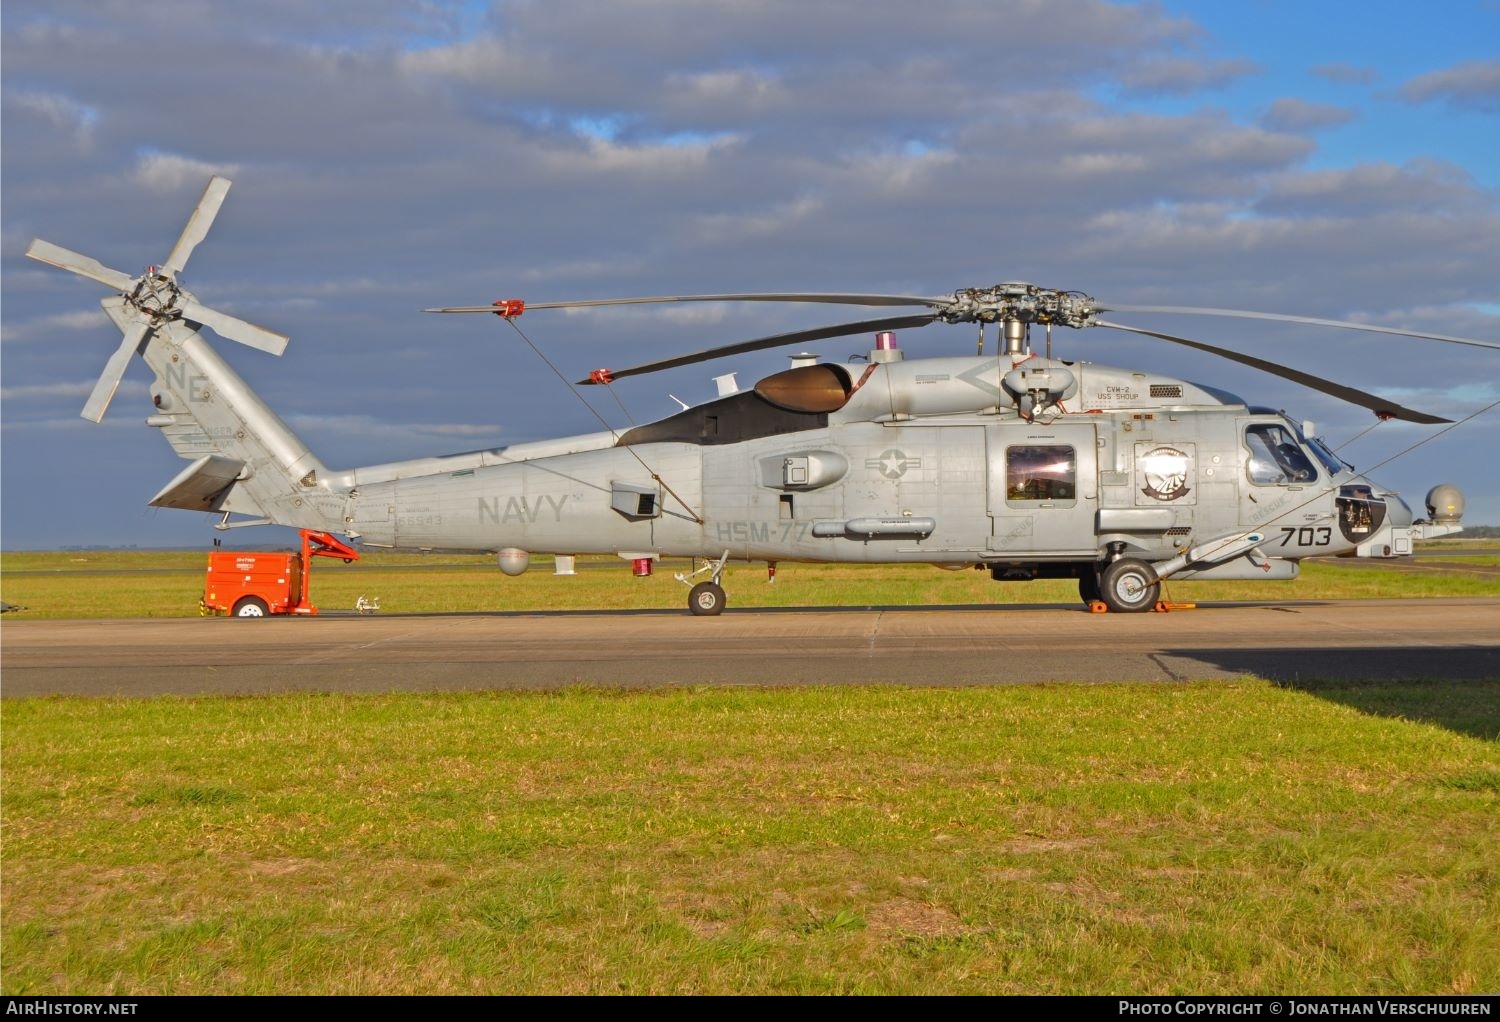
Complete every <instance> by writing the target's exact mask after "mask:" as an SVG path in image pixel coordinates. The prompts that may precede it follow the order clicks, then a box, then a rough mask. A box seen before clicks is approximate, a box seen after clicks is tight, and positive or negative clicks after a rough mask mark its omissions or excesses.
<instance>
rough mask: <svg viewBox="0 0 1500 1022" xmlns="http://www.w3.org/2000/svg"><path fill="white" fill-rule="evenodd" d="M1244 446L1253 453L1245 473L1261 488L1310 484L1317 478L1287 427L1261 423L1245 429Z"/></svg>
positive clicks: (1294, 436) (1315, 470)
mask: <svg viewBox="0 0 1500 1022" xmlns="http://www.w3.org/2000/svg"><path fill="white" fill-rule="evenodd" d="M1245 446H1246V447H1248V448H1249V449H1250V461H1249V462H1248V464H1247V465H1246V472H1247V473H1248V474H1249V476H1250V481H1251V482H1252V483H1256V484H1258V485H1261V486H1285V485H1286V484H1288V483H1305V482H1310V481H1311V480H1313V479H1316V478H1317V477H1318V472H1317V469H1315V468H1313V465H1312V462H1311V461H1309V460H1308V458H1307V455H1306V453H1304V452H1303V450H1302V446H1301V445H1300V444H1299V443H1297V437H1296V435H1295V434H1293V433H1292V432H1291V430H1289V429H1287V428H1286V427H1284V426H1278V425H1276V424H1274V423H1258V424H1256V425H1253V426H1247V427H1246V428H1245Z"/></svg>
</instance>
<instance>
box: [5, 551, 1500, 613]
mask: <svg viewBox="0 0 1500 1022" xmlns="http://www.w3.org/2000/svg"><path fill="white" fill-rule="evenodd" d="M1481 556H1482V555H1481ZM206 563H207V559H206V557H205V555H204V554H203V553H201V552H200V553H194V552H140V551H99V552H80V553H29V552H21V553H16V552H11V553H5V554H3V555H0V598H3V599H4V600H5V601H6V602H8V603H12V604H18V605H20V606H23V607H25V608H26V610H25V611H24V612H23V613H24V615H25V616H26V617H29V618H62V617H74V618H96V617H191V616H194V615H196V614H197V613H198V601H199V600H200V599H201V598H202V596H203V572H204V568H205V565H206ZM1419 563H1431V564H1432V565H1434V566H1435V567H1436V568H1438V569H1442V568H1444V567H1445V566H1447V567H1449V568H1453V567H1456V566H1457V565H1458V563H1459V562H1457V561H1454V559H1453V558H1442V559H1441V560H1439V559H1436V558H1435V559H1433V561H1431V562H1420V561H1419ZM1481 566H1483V565H1482V564H1481ZM691 567H692V566H691V565H690V564H689V562H687V561H685V560H680V561H667V562H664V563H663V564H661V565H659V566H658V568H657V570H656V573H655V574H654V575H653V576H652V577H650V578H639V579H638V578H633V577H632V576H631V575H630V570H629V564H628V563H627V562H625V561H622V560H620V559H619V558H598V559H580V560H579V571H578V574H576V575H574V576H571V577H560V576H557V575H554V574H552V570H551V562H550V559H546V558H537V559H536V560H535V562H534V566H533V569H532V570H531V571H528V572H527V573H526V574H524V575H521V576H519V577H517V578H510V577H507V576H506V575H504V574H502V573H501V572H500V570H499V568H498V567H496V565H495V562H494V559H493V558H491V557H488V556H485V555H480V554H455V555H442V554H393V553H372V554H369V555H367V556H366V557H365V558H364V559H362V560H360V561H358V562H356V563H354V564H344V563H342V562H341V561H339V560H336V559H332V558H317V559H315V561H314V566H313V573H312V599H313V603H314V604H315V605H316V606H318V607H319V608H321V609H324V610H342V611H348V610H352V609H353V607H354V603H355V600H356V599H358V598H359V597H360V596H362V595H364V596H369V597H375V596H378V597H380V600H381V609H382V611H384V612H387V613H392V612H394V613H457V612H463V611H493V610H574V609H589V608H598V609H653V608H670V609H677V608H681V607H684V606H686V599H687V589H686V588H685V587H684V586H682V585H681V584H680V583H678V582H677V581H676V580H675V579H673V578H672V574H673V573H674V572H680V571H686V570H691ZM725 588H726V589H727V590H728V592H729V606H730V608H731V609H732V608H734V607H798V606H807V607H819V606H870V605H877V606H913V605H916V606H924V605H925V606H939V605H950V606H951V605H971V604H1014V603H1036V604H1047V603H1070V604H1071V603H1077V601H1078V588H1077V583H1075V582H1072V581H1038V582H1004V583H997V582H994V581H993V580H991V579H990V577H989V574H988V573H987V572H980V571H970V570H964V571H943V570H940V569H938V568H934V567H931V566H930V565H910V566H899V565H875V566H870V565H849V564H845V565H837V564H827V565H808V564H783V565H782V566H781V567H780V569H779V570H778V573H777V580H776V583H775V584H774V585H768V584H767V582H766V572H765V569H764V568H763V567H759V566H750V565H743V564H741V565H731V566H730V568H729V570H728V572H727V574H726V582H725ZM1167 593H1168V594H1169V595H1170V598H1172V599H1174V600H1181V601H1189V602H1197V601H1205V602H1206V601H1214V600H1268V601H1275V600H1324V599H1359V598H1368V597H1387V598H1395V597H1420V596H1497V597H1500V575H1496V574H1493V573H1489V574H1485V573H1476V572H1468V573H1464V572H1460V571H1455V570H1434V571H1430V572H1426V571H1424V572H1399V571H1394V570H1391V571H1384V570H1379V569H1374V568H1371V567H1369V566H1368V565H1348V564H1343V563H1339V562H1334V561H1309V562H1305V563H1304V564H1303V572H1302V577H1301V578H1298V579H1296V580H1294V581H1291V582H1169V583H1168V585H1167Z"/></svg>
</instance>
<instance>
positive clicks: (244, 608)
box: [230, 596, 271, 617]
mask: <svg viewBox="0 0 1500 1022" xmlns="http://www.w3.org/2000/svg"><path fill="white" fill-rule="evenodd" d="M230 613H231V614H232V615H233V616H235V617H269V616H270V614H271V608H270V607H268V606H266V601H265V600H262V599H261V598H260V597H259V596H246V597H244V598H242V599H240V600H238V601H237V602H236V603H235V605H234V609H233V610H231V611H230Z"/></svg>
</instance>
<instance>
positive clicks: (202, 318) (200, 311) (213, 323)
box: [180, 301, 289, 355]
mask: <svg viewBox="0 0 1500 1022" xmlns="http://www.w3.org/2000/svg"><path fill="white" fill-rule="evenodd" d="M180 308H181V311H182V318H183V319H187V320H191V321H192V322H194V323H201V324H202V325H204V326H206V327H208V328H209V329H210V330H212V331H213V332H214V333H216V334H218V335H219V336H220V337H224V338H227V339H228V340H231V341H239V342H240V343H241V344H246V345H249V346H250V347H252V348H255V349H256V350H257V351H264V352H269V353H270V354H272V355H280V354H281V353H282V352H283V351H285V350H286V346H287V341H288V340H289V338H288V337H287V336H286V334H278V333H276V332H275V331H274V330H267V329H266V328H265V327H261V326H256V325H255V324H254V323H247V322H245V321H244V320H243V319H239V318H237V317H235V316H230V315H226V314H225V313H222V312H216V311H214V310H213V309H210V308H209V307H208V306H206V305H199V304H198V303H197V302H192V301H185V302H183V303H182V305H181V307H180Z"/></svg>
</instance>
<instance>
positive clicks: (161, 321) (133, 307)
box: [26, 177, 288, 422]
mask: <svg viewBox="0 0 1500 1022" xmlns="http://www.w3.org/2000/svg"><path fill="white" fill-rule="evenodd" d="M229 185H230V182H229V180H228V179H227V178H222V177H215V178H213V179H212V180H210V181H209V183H208V187H207V188H205V189H204V191H203V196H202V198H200V199H199V200H198V205H197V207H196V208H195V209H194V210H193V214H192V216H190V217H189V218H188V222H187V226H186V227H184V228H183V231H182V234H181V236H179V237H178V239H177V244H175V245H174V246H172V253H171V255H169V256H168V257H167V261H166V263H164V264H163V265H162V266H160V267H155V266H153V267H150V268H148V269H147V271H146V272H145V273H143V274H141V275H140V276H139V277H132V276H130V275H129V274H128V273H122V272H120V271H119V270H114V269H111V268H109V267H108V266H105V265H104V264H102V263H100V262H99V261H98V260H97V259H93V258H91V257H89V256H85V255H81V254H79V253H77V252H73V251H71V250H69V249H66V248H63V247H62V246H61V245H54V244H52V243H51V242H50V241H43V240H42V239H40V238H38V239H36V240H34V241H32V243H31V245H30V247H29V248H27V250H26V255H27V256H28V257H29V258H32V259H35V260H37V261H38V262H43V263H47V264H48V265H50V266H56V267H58V268H59V269H63V270H67V271H68V272H69V273H76V274H78V275H79V276H81V277H87V278H89V279H90V280H94V281H97V282H98V283H100V284H103V285H105V286H106V287H108V288H110V289H111V290H113V291H114V292H116V294H115V295H114V296H112V297H110V298H106V299H104V302H103V303H102V304H103V305H104V308H105V311H106V312H107V313H109V316H110V319H112V320H113V321H114V322H115V324H116V325H117V326H119V327H120V330H121V332H122V334H123V335H124V336H123V337H122V338H121V340H120V346H119V347H118V348H116V349H115V352H114V354H113V355H111V356H110V358H109V361H108V362H106V363H105V365H104V372H103V373H101V374H100V376H99V379H98V382H96V383H95V384H94V389H93V391H92V392H91V393H90V394H89V398H88V401H87V402H85V403H84V406H83V412H82V413H81V414H82V416H83V417H84V418H85V419H88V420H90V421H92V422H99V421H101V420H102V419H103V418H104V413H105V410H106V409H108V408H109V403H110V400H111V399H112V398H113V397H114V395H115V391H116V390H118V389H119V386H120V380H121V379H122V378H123V377H124V375H125V370H126V368H127V367H128V366H129V365H130V358H131V356H132V355H134V354H136V353H138V352H140V351H143V350H144V349H145V346H146V345H147V344H148V343H150V339H151V337H152V336H153V335H155V334H156V333H157V332H158V331H160V330H161V329H162V328H163V327H165V326H167V325H168V324H171V323H173V322H180V323H185V324H187V325H188V327H189V328H190V329H193V330H196V328H197V327H204V326H206V327H208V328H209V329H211V330H213V331H214V333H216V334H218V335H219V336H220V337H223V338H225V339H226V340H231V341H236V342H238V343H240V344H244V345H247V346H249V347H252V348H256V349H258V350H260V351H265V352H268V353H270V354H272V355H280V354H281V353H282V352H283V351H285V350H286V345H287V341H288V338H287V336H286V335H285V334H280V333H277V332H275V331H274V330H267V329H265V328H264V327H259V326H256V325H255V324H253V323H248V322H246V321H245V320H242V319H239V318H238V317H235V316H230V315H228V314H226V313H222V312H218V311H216V310H214V309H210V308H208V307H207V306H204V305H201V304H199V302H198V301H197V300H196V299H195V298H194V297H193V295H192V293H191V292H189V291H188V290H186V289H185V288H183V287H181V286H179V285H178V283H177V274H178V273H180V272H182V270H183V268H184V267H185V266H186V265H187V261H188V257H189V256H191V255H192V253H193V250H194V249H195V248H197V247H198V244H199V243H200V242H201V241H202V240H203V239H204V237H206V236H207V234H208V230H209V228H210V227H212V226H213V222H214V219H215V217H217V216H218V214H219V208H220V207H221V206H222V205H223V204H224V197H225V196H226V195H227V194H228V193H229Z"/></svg>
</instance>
